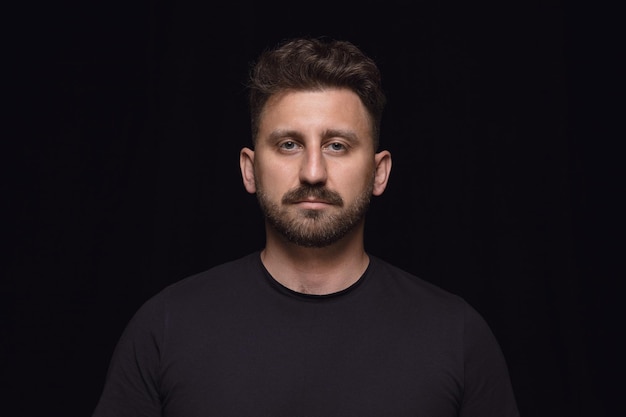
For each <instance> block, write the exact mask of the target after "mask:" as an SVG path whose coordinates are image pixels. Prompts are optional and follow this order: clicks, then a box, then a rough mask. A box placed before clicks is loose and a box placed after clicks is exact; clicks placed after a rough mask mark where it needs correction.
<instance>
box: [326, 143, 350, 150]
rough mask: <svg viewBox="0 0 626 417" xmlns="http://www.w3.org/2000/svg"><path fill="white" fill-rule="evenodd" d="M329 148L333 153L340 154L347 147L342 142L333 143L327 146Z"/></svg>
mask: <svg viewBox="0 0 626 417" xmlns="http://www.w3.org/2000/svg"><path fill="white" fill-rule="evenodd" d="M327 148H328V149H330V150H331V151H335V152H339V151H343V150H345V149H346V147H345V145H344V144H343V143H341V142H332V143H329V144H328V145H327Z"/></svg>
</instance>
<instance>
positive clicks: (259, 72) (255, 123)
mask: <svg viewBox="0 0 626 417" xmlns="http://www.w3.org/2000/svg"><path fill="white" fill-rule="evenodd" d="M325 88H348V89H350V90H352V91H353V92H354V93H356V94H357V95H358V96H359V98H360V99H361V102H362V103H363V105H364V106H365V108H366V109H367V111H368V113H369V115H370V121H371V126H372V138H373V140H374V149H377V148H378V143H379V136H380V123H381V120H382V113H383V109H384V107H385V103H386V97H385V94H384V91H383V89H382V84H381V76H380V71H379V69H378V67H377V66H376V63H375V62H374V61H373V60H372V59H371V58H369V57H368V56H366V55H365V54H364V53H363V52H362V51H361V50H360V49H359V48H358V47H357V46H355V45H354V44H352V43H351V42H348V41H341V40H333V39H327V38H296V39H289V40H286V41H283V42H282V43H280V44H278V45H277V46H276V47H275V48H273V49H267V50H265V51H264V52H263V53H262V54H261V55H260V56H259V58H258V60H257V61H256V63H255V64H254V65H253V66H252V68H251V71H250V74H249V83H248V89H249V105H250V122H251V133H252V140H253V142H254V143H256V141H257V136H258V133H259V124H260V116H261V112H262V111H263V107H264V106H265V104H266V103H267V101H268V100H269V98H270V97H272V96H273V95H275V94H277V93H280V92H283V91H288V90H295V91H319V90H323V89H325Z"/></svg>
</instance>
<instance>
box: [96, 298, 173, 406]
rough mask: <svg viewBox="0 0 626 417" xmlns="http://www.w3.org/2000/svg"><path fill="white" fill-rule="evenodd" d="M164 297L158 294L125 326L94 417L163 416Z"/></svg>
mask: <svg viewBox="0 0 626 417" xmlns="http://www.w3.org/2000/svg"><path fill="white" fill-rule="evenodd" d="M162 299H163V297H160V296H157V297H154V298H152V299H151V300H149V301H148V302H146V303H145V304H144V305H143V306H142V307H141V308H140V309H139V310H138V311H137V312H136V313H135V315H134V316H133V318H132V319H131V320H130V322H129V323H128V325H127V326H126V328H125V329H124V332H123V333H122V336H121V337H120V340H119V341H118V343H117V346H116V348H115V350H114V353H113V357H112V359H111V362H110V365H109V369H108V372H107V377H106V380H105V384H104V389H103V392H102V394H101V397H100V400H99V402H98V404H97V406H96V408H95V411H94V413H93V417H131V416H132V417H139V416H141V417H157V416H161V399H160V395H159V374H160V357H161V346H162V340H163V328H164V312H163V311H164V308H163V302H162Z"/></svg>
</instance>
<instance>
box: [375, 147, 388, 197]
mask: <svg viewBox="0 0 626 417" xmlns="http://www.w3.org/2000/svg"><path fill="white" fill-rule="evenodd" d="M374 163H375V171H374V189H373V190H372V194H373V195H375V196H379V195H381V194H382V193H383V192H384V191H385V188H387V182H388V181H389V175H390V174H391V153H390V152H389V151H380V152H378V153H377V154H376V155H374Z"/></svg>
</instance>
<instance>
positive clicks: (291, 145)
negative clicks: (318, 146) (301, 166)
mask: <svg viewBox="0 0 626 417" xmlns="http://www.w3.org/2000/svg"><path fill="white" fill-rule="evenodd" d="M296 146H297V145H296V142H293V141H287V142H283V143H281V144H280V147H281V148H283V149H287V150H291V149H295V148H296Z"/></svg>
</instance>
